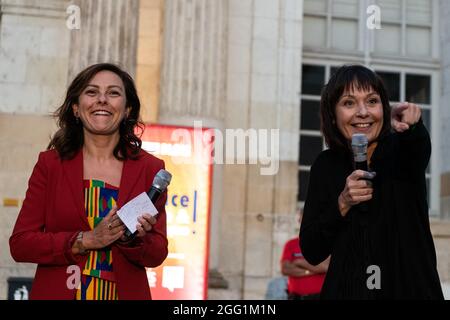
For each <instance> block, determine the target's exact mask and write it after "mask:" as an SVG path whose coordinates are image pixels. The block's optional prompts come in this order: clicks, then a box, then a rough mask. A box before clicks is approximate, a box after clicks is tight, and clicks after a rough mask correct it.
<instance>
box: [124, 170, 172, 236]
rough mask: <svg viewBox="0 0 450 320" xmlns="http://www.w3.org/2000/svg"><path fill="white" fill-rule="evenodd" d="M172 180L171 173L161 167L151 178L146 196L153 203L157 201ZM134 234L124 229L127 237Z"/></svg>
mask: <svg viewBox="0 0 450 320" xmlns="http://www.w3.org/2000/svg"><path fill="white" fill-rule="evenodd" d="M171 180H172V174H171V173H170V172H169V171H167V170H164V169H161V170H159V171H158V173H157V174H156V175H155V178H153V183H152V186H151V188H150V190H149V191H147V196H148V197H149V198H150V200H151V201H152V203H153V204H155V203H156V201H158V199H159V196H160V195H161V194H162V193H163V192H164V191H166V189H167V186H168V185H169V184H170V181H171ZM135 234H136V232H135V233H134V234H132V233H131V231H130V230H128V229H127V230H126V231H125V236H126V237H127V238H129V237H131V236H134V235H135Z"/></svg>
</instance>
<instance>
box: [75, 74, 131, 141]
mask: <svg viewBox="0 0 450 320" xmlns="http://www.w3.org/2000/svg"><path fill="white" fill-rule="evenodd" d="M72 108H73V112H74V115H75V117H79V118H80V119H81V122H82V123H83V127H84V130H86V131H88V132H89V133H92V134H100V135H111V134H114V133H117V134H119V132H118V130H119V126H120V123H121V122H122V121H123V119H124V118H126V117H127V115H128V112H129V109H127V108H126V95H125V88H124V84H123V82H122V79H120V77H119V76H118V75H117V74H115V73H114V72H111V71H106V70H104V71H100V72H98V73H97V74H96V75H95V76H94V77H92V79H91V80H90V81H89V83H88V85H87V86H86V88H84V90H83V91H82V92H81V94H80V96H79V98H78V104H74V105H73V106H72Z"/></svg>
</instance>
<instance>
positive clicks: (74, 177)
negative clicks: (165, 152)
mask: <svg viewBox="0 0 450 320" xmlns="http://www.w3.org/2000/svg"><path fill="white" fill-rule="evenodd" d="M162 168H164V162H163V161H162V160H160V159H158V158H156V157H154V156H152V155H150V154H148V153H146V152H145V151H141V152H140V154H139V158H138V159H137V160H126V161H125V162H124V165H123V171H122V178H121V182H120V189H119V195H118V201H117V205H118V207H119V209H120V207H121V206H123V205H124V204H125V203H126V202H128V201H129V200H131V199H132V198H134V197H135V196H137V195H138V194H140V193H142V192H143V191H148V190H149V188H150V186H151V184H152V182H153V178H154V176H155V175H156V173H157V172H158V171H159V170H160V169H162ZM166 198H167V192H165V193H164V195H163V196H162V197H160V199H159V200H158V202H157V203H156V208H157V209H158V212H159V214H158V215H157V223H156V224H155V225H154V226H153V229H152V231H151V232H149V233H147V235H146V236H145V237H144V238H136V240H134V243H133V245H132V246H123V245H119V244H116V243H115V244H113V245H112V255H113V261H114V262H113V265H114V275H115V278H116V285H117V290H118V296H119V299H151V294H150V288H149V285H148V280H147V274H146V270H145V267H156V266H159V265H160V264H161V263H162V262H163V261H164V259H165V258H166V256H167V253H168V251H167V237H166V212H165V209H164V205H165V202H166ZM82 230H84V231H88V230H90V227H89V224H88V221H87V218H86V213H85V209H84V191H83V153H82V152H81V151H80V152H78V154H77V155H76V156H75V157H74V158H73V159H71V160H64V161H61V159H60V158H59V156H58V154H57V152H56V151H55V150H50V151H45V152H41V153H40V155H39V160H38V162H37V163H36V165H35V167H34V169H33V173H32V175H31V178H30V180H29V184H28V190H27V193H26V197H25V200H24V202H23V206H22V209H21V210H20V213H19V216H18V218H17V221H16V225H15V227H14V231H13V234H12V235H11V237H10V239H9V245H10V250H11V255H12V257H13V258H14V260H15V261H17V262H31V263H37V264H38V267H37V270H36V275H35V278H34V281H33V287H32V290H31V299H71V300H72V299H74V298H75V293H76V289H69V288H68V286H67V280H68V279H69V277H70V276H72V277H73V272H72V273H68V272H67V268H68V267H69V266H70V265H78V266H79V267H80V270H83V268H84V264H85V262H86V259H87V256H80V255H73V254H72V250H71V248H72V245H73V243H74V241H75V239H76V236H77V234H78V233H79V232H80V231H82Z"/></svg>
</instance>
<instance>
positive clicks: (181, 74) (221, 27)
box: [159, 0, 228, 127]
mask: <svg viewBox="0 0 450 320" xmlns="http://www.w3.org/2000/svg"><path fill="white" fill-rule="evenodd" d="M227 2H228V1H225V0H215V1H210V0H167V1H166V2H165V24H164V49H163V56H162V60H163V68H162V71H163V72H162V81H161V87H162V88H163V89H162V91H161V105H160V114H159V120H160V122H164V123H167V122H169V123H174V121H175V122H180V121H181V122H183V124H185V125H189V124H191V125H193V123H192V122H191V123H187V122H186V120H183V119H181V120H180V118H179V117H180V116H181V117H182V118H184V119H185V118H192V119H194V118H195V119H197V120H204V121H206V120H207V119H209V120H212V123H213V125H214V126H215V127H217V126H218V125H219V126H220V121H221V120H222V119H223V116H224V111H223V105H224V103H223V102H224V97H225V71H226V56H225V51H226V24H225V23H226V17H227V7H228V4H227ZM188 121H189V120H188Z"/></svg>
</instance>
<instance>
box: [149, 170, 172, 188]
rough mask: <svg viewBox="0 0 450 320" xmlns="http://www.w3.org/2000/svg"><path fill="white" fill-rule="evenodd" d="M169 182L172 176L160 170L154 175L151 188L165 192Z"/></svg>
mask: <svg viewBox="0 0 450 320" xmlns="http://www.w3.org/2000/svg"><path fill="white" fill-rule="evenodd" d="M170 180H172V175H171V174H170V172H169V171H167V170H164V169H161V170H159V171H158V173H157V174H156V176H155V178H154V179H153V186H155V187H156V188H158V189H159V190H161V191H164V190H166V188H167V186H168V185H169V184H170Z"/></svg>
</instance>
